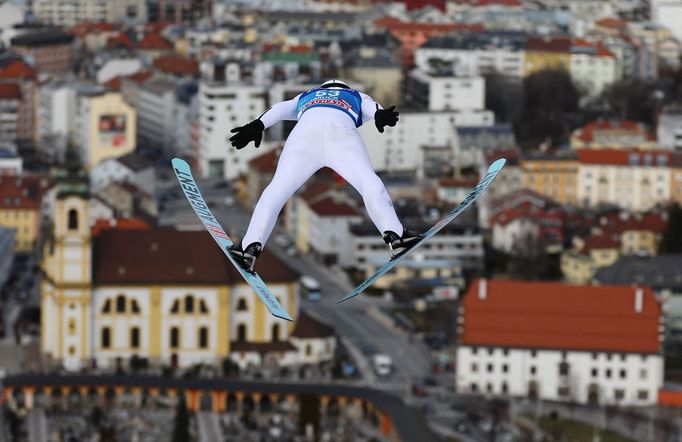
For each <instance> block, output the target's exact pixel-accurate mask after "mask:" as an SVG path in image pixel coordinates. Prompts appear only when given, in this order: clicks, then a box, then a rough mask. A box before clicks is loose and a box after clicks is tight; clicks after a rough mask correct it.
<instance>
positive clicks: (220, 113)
mask: <svg viewBox="0 0 682 442" xmlns="http://www.w3.org/2000/svg"><path fill="white" fill-rule="evenodd" d="M265 109H266V108H265V88H262V87H258V86H248V85H243V84H234V85H214V84H209V83H206V82H202V83H201V84H200V86H199V124H200V129H199V133H200V135H199V167H200V171H201V172H200V173H201V175H202V176H204V177H222V178H226V179H232V178H236V177H237V176H239V174H241V173H244V172H245V171H246V166H247V164H248V163H249V161H250V160H251V159H252V158H254V157H256V156H258V155H260V154H262V153H263V151H262V150H258V149H255V147H254V145H253V143H250V144H249V145H248V146H247V147H246V148H244V149H242V150H239V151H238V150H237V149H235V148H233V147H232V146H231V145H230V144H229V142H228V141H226V138H229V133H230V130H232V129H233V128H235V127H238V126H243V125H245V124H247V123H249V122H250V121H252V120H255V119H256V118H258V117H259V116H260V115H261V114H262V113H263V112H264V111H265Z"/></svg>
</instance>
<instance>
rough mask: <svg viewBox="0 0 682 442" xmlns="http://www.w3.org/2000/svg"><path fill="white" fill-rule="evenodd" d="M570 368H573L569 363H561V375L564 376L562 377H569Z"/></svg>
mask: <svg viewBox="0 0 682 442" xmlns="http://www.w3.org/2000/svg"><path fill="white" fill-rule="evenodd" d="M570 367H571V366H570V365H569V364H568V362H561V363H560V364H559V374H560V375H562V376H566V375H568V372H569V370H570Z"/></svg>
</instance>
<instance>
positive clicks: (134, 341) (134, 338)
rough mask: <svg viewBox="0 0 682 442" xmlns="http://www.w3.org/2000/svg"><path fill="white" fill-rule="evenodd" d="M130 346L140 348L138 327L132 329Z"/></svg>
mask: <svg viewBox="0 0 682 442" xmlns="http://www.w3.org/2000/svg"><path fill="white" fill-rule="evenodd" d="M130 348H140V329H139V328H138V327H133V328H131V329H130Z"/></svg>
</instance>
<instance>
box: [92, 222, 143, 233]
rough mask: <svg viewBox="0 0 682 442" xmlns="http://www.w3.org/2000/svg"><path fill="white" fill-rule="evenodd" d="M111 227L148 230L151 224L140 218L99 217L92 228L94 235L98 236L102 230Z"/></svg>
mask: <svg viewBox="0 0 682 442" xmlns="http://www.w3.org/2000/svg"><path fill="white" fill-rule="evenodd" d="M109 229H119V230H148V229H149V224H147V223H146V222H145V221H144V220H142V219H140V218H116V219H105V218H99V219H97V220H96V221H95V225H94V226H92V228H91V229H90V230H91V232H92V236H93V237H96V236H98V235H99V234H100V233H101V232H102V231H104V230H109Z"/></svg>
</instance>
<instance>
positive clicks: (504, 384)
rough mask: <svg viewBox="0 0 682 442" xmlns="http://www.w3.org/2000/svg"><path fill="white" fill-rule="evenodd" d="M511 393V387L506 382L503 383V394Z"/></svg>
mask: <svg viewBox="0 0 682 442" xmlns="http://www.w3.org/2000/svg"><path fill="white" fill-rule="evenodd" d="M508 392H509V386H508V385H507V383H506V382H502V393H504V394H507V393H508Z"/></svg>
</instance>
